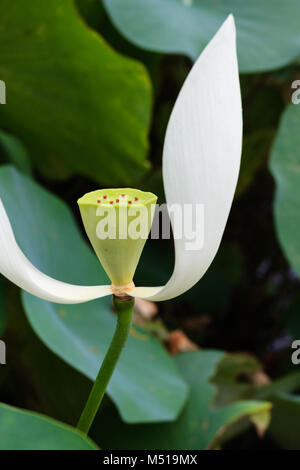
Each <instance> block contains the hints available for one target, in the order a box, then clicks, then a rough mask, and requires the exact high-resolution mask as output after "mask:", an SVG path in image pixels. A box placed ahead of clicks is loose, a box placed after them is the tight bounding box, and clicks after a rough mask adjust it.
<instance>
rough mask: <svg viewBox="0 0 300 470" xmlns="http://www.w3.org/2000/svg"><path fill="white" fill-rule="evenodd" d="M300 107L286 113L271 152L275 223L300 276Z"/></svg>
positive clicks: (287, 253) (284, 248)
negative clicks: (274, 189) (274, 182)
mask: <svg viewBox="0 0 300 470" xmlns="http://www.w3.org/2000/svg"><path fill="white" fill-rule="evenodd" d="M299 129H300V106H299V105H294V104H291V105H290V106H288V107H287V109H286V110H285V112H284V113H283V116H282V119H281V123H280V128H279V132H278V134H277V136H276V139H275V143H274V147H273V150H272V155H271V162H270V165H271V171H272V173H273V176H274V178H275V181H276V196H275V222H276V230H277V233H278V237H279V241H280V243H281V246H282V249H283V251H284V253H285V255H286V257H287V259H288V261H289V263H290V264H291V266H292V267H293V269H294V270H295V271H296V273H297V274H298V276H300V224H299V218H300V133H299Z"/></svg>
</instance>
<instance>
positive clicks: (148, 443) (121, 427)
mask: <svg viewBox="0 0 300 470" xmlns="http://www.w3.org/2000/svg"><path fill="white" fill-rule="evenodd" d="M223 357H224V353H223V352H221V351H214V350H205V351H195V352H189V353H184V354H181V355H179V356H177V362H178V366H179V368H180V370H181V372H182V374H183V375H184V377H185V379H186V380H187V382H188V383H189V385H190V396H189V399H188V402H187V404H186V406H185V408H184V410H183V412H182V413H181V415H180V416H179V418H178V419H177V421H175V422H173V423H161V424H159V425H156V424H152V425H134V426H133V425H130V426H129V425H126V424H124V423H121V422H120V420H119V418H118V416H117V415H115V416H114V415H113V413H112V410H109V412H107V411H106V413H105V411H104V414H103V415H102V421H101V423H100V420H99V423H98V424H99V428H98V427H97V426H95V429H94V434H93V435H94V437H95V439H97V440H99V442H101V443H102V446H103V447H105V448H109V449H111V448H112V449H122V448H123V449H180V450H183V449H205V448H207V447H209V446H211V445H212V444H213V442H214V440H215V439H216V437H217V436H220V435H221V434H222V433H223V432H224V431H225V430H226V429H227V427H228V426H229V425H231V424H232V423H234V422H236V421H237V420H238V419H241V418H243V417H245V416H249V415H250V416H251V417H253V416H255V415H261V414H263V413H266V412H268V411H269V409H270V404H269V403H267V402H263V401H255V400H241V401H237V402H234V403H232V404H229V405H227V406H224V407H221V408H214V407H213V405H212V400H213V398H214V394H215V387H214V385H213V384H212V383H210V379H211V377H212V376H213V375H214V374H215V372H216V367H217V365H218V363H219V361H220V360H221V359H222V358H223Z"/></svg>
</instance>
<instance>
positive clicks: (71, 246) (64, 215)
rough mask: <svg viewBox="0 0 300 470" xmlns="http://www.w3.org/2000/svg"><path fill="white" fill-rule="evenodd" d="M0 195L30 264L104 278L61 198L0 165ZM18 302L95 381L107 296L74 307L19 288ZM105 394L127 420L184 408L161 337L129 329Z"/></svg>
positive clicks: (52, 344) (108, 316)
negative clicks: (129, 331)
mask: <svg viewBox="0 0 300 470" xmlns="http://www.w3.org/2000/svg"><path fill="white" fill-rule="evenodd" d="M0 198H1V199H2V200H3V203H4V205H5V207H6V209H7V211H8V215H9V217H10V220H11V223H12V225H13V228H14V231H15V234H16V239H17V241H18V242H19V244H20V246H21V247H22V249H23V251H24V252H25V254H26V255H27V256H28V258H29V259H30V260H31V262H32V263H33V264H34V265H35V266H37V267H38V268H39V269H41V270H42V271H44V272H45V273H47V274H48V275H50V276H52V277H55V278H56V279H59V280H63V281H66V282H71V283H74V284H79V285H80V284H82V285H84V284H86V285H95V284H102V283H107V282H108V279H107V278H106V275H105V274H104V271H103V270H102V268H101V266H100V264H99V262H98V260H97V258H96V256H95V255H94V254H93V253H92V251H91V250H90V249H89V248H88V247H87V245H86V244H85V242H84V241H83V240H82V238H81V237H80V235H79V232H78V229H77V227H76V225H75V223H74V220H73V217H72V215H71V213H70V211H69V210H68V209H67V207H66V206H65V205H64V203H63V202H61V201H60V200H59V199H57V198H56V197H54V196H52V195H51V194H49V193H48V192H46V191H45V190H43V189H42V188H40V187H39V186H38V185H37V184H36V183H34V182H33V181H32V180H30V179H28V178H27V177H25V176H23V175H21V174H20V173H18V172H17V171H16V170H14V169H13V168H12V167H3V168H2V169H1V170H0ZM23 302H24V307H25V310H26V313H27V316H28V319H29V321H30V323H31V325H32V326H33V328H34V330H35V331H36V333H37V334H38V336H39V337H40V338H41V339H42V340H43V342H44V343H45V344H46V345H47V346H48V347H49V348H50V349H51V350H52V351H54V352H55V353H56V354H58V355H59V356H60V357H61V358H63V359H64V360H65V361H66V362H68V363H69V364H70V365H72V366H73V367H75V368H76V369H77V370H79V371H80V372H82V373H83V374H85V375H86V376H87V377H89V378H90V379H95V377H96V374H97V372H98V369H99V366H100V363H101V360H102V359H103V356H104V354H105V352H106V350H107V348H108V345H109V342H110V340H111V338H112V335H113V330H114V326H115V320H116V319H115V316H114V314H113V313H112V312H111V300H110V298H104V299H99V300H97V301H93V302H89V303H86V304H81V305H73V306H72V305H57V304H51V303H49V302H46V301H43V300H40V299H38V298H36V297H33V296H31V295H29V294H27V293H23ZM108 393H109V394H110V396H111V397H112V399H113V400H114V401H115V403H116V405H117V407H118V409H119V411H120V413H121V415H122V417H123V418H124V419H125V420H126V421H129V422H149V421H150V422H153V421H163V420H166V421H168V420H173V419H174V418H175V417H176V416H177V415H178V412H179V411H180V409H181V408H182V406H183V404H184V401H185V398H186V394H187V386H186V384H185V382H184V381H183V379H182V378H181V376H180V375H179V373H178V369H177V367H176V365H175V362H174V360H173V359H172V358H171V357H170V356H169V355H168V354H167V353H166V351H165V350H164V348H163V347H162V346H161V345H160V344H159V342H158V341H157V340H155V339H154V338H153V337H151V336H150V335H148V334H147V333H145V332H144V331H140V330H138V329H137V328H136V327H133V329H132V332H131V337H130V339H129V341H128V344H127V347H126V348H125V350H124V352H123V354H122V357H121V360H120V362H119V364H118V367H117V369H116V371H115V373H114V375H113V378H112V380H111V382H110V385H109V388H108Z"/></svg>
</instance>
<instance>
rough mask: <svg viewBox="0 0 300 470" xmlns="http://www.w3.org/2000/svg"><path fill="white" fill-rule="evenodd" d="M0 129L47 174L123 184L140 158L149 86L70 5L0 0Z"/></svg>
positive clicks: (140, 167) (142, 164) (139, 166)
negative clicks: (1, 88)
mask: <svg viewBox="0 0 300 470" xmlns="http://www.w3.org/2000/svg"><path fill="white" fill-rule="evenodd" d="M0 18H1V28H0V56H1V62H0V77H1V79H2V80H4V81H5V82H6V86H7V104H6V105H5V106H1V108H0V125H1V126H2V127H3V128H4V129H6V130H9V131H10V132H12V133H13V134H16V135H17V136H18V137H20V138H21V140H22V141H23V142H24V144H25V145H26V147H27V148H28V149H29V151H30V155H31V156H32V158H33V159H34V161H35V164H36V165H37V166H38V168H39V169H40V170H41V171H43V173H44V174H45V175H46V176H47V177H49V176H55V177H56V178H57V177H63V176H67V175H69V174H70V173H71V172H78V173H82V174H84V175H87V176H89V177H91V178H93V179H95V180H97V181H99V182H101V183H107V184H110V185H115V184H120V183H122V184H125V183H126V184H127V183H128V184H130V183H131V182H133V181H135V180H136V179H137V178H139V177H140V176H141V175H142V174H143V173H144V172H145V169H146V168H148V163H147V162H146V160H145V156H146V151H147V146H148V144H147V131H148V125H149V117H150V102H151V93H150V92H151V86H150V81H149V77H148V74H147V72H146V71H145V68H144V67H143V66H142V65H141V64H139V63H137V62H135V61H133V60H130V59H127V58H125V57H123V56H121V55H120V54H117V53H116V52H114V51H113V49H112V48H111V47H109V46H108V45H107V44H106V42H105V41H104V40H103V39H102V38H101V37H100V35H99V34H97V33H95V32H94V31H92V30H90V29H89V28H88V27H87V26H86V25H85V24H84V22H83V21H82V20H81V19H80V17H79V14H78V12H77V11H76V8H75V6H74V5H73V2H72V1H65V0H51V2H49V1H47V0H40V1H39V2H36V0H19V2H18V7H17V8H14V7H13V6H12V4H11V2H10V1H9V0H1V2H0Z"/></svg>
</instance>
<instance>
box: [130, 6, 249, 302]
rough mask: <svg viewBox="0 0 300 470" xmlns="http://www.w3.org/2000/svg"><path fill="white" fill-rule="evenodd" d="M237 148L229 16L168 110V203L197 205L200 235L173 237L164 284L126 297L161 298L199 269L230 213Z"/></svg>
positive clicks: (193, 279)
mask: <svg viewBox="0 0 300 470" xmlns="http://www.w3.org/2000/svg"><path fill="white" fill-rule="evenodd" d="M241 146H242V107H241V96H240V86H239V75H238V65H237V57H236V42H235V26H234V19H233V17H232V15H230V16H229V17H228V18H227V20H226V21H225V22H224V24H223V25H222V27H221V28H220V29H219V31H218V32H217V33H216V35H215V36H214V37H213V39H212V40H211V42H210V43H209V44H208V46H207V47H206V48H205V50H204V51H203V52H202V54H201V56H200V57H199V59H198V60H197V62H196V63H195V65H194V66H193V68H192V70H191V72H190V74H189V75H188V77H187V79H186V81H185V83H184V85H183V87H182V89H181V92H180V94H179V96H178V99H177V101H176V104H175V107H174V109H173V112H172V114H171V117H170V121H169V124H168V128H167V132H166V138H165V145H164V155H163V177H164V187H165V193H166V198H167V203H168V205H172V204H175V203H179V204H180V205H184V204H193V205H194V206H193V207H194V209H193V210H194V211H195V205H196V204H201V205H203V206H202V207H203V210H204V223H203V224H202V226H201V227H200V228H198V233H199V232H201V230H202V227H203V235H204V243H203V246H202V248H201V249H192V250H190V249H188V246H187V244H188V243H189V242H190V240H188V238H187V236H183V237H182V238H181V239H177V240H175V268H174V272H173V274H172V276H171V278H170V280H169V281H168V283H167V284H166V285H165V286H164V287H161V288H156V290H155V288H152V290H150V291H149V290H148V289H147V288H146V289H145V290H143V288H137V289H136V290H133V291H131V294H132V295H137V296H139V297H143V298H148V299H151V300H155V301H157V300H167V299H170V298H173V297H176V296H177V295H180V294H182V293H183V292H185V291H187V290H188V289H190V288H191V287H192V286H193V285H194V284H196V283H197V282H198V281H199V279H200V278H201V277H202V276H203V274H204V273H205V272H206V270H207V269H208V267H209V265H210V264H211V262H212V260H213V259H214V257H215V255H216V252H217V250H218V247H219V245H220V242H221V238H222V235H223V232H224V228H225V225H226V221H227V218H228V214H229V211H230V207H231V203H232V199H233V195H234V191H235V188H236V183H237V179H238V173H239V167H240V158H241ZM194 213H195V212H194ZM173 229H174V225H173ZM200 238H201V237H200ZM189 248H190V247H189ZM153 289H154V290H153ZM149 293H150V295H149Z"/></svg>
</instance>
